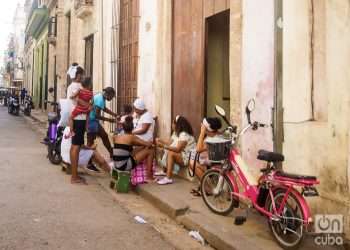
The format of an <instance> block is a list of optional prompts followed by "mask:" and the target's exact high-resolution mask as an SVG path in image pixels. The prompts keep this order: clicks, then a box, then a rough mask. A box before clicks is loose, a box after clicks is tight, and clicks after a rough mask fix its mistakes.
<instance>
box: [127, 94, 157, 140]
mask: <svg viewBox="0 0 350 250" xmlns="http://www.w3.org/2000/svg"><path fill="white" fill-rule="evenodd" d="M134 111H135V113H136V118H135V119H134V127H135V129H134V131H133V132H132V133H133V134H134V135H137V136H138V137H139V138H141V139H142V140H144V141H148V142H153V139H154V138H153V131H154V120H153V116H152V114H151V113H150V112H149V111H148V110H147V109H146V105H145V103H144V102H143V100H141V99H140V98H139V99H136V100H135V102H134Z"/></svg>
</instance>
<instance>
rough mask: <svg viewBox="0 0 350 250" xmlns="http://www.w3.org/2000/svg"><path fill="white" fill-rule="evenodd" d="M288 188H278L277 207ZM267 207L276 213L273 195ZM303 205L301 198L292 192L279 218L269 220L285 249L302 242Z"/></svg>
mask: <svg viewBox="0 0 350 250" xmlns="http://www.w3.org/2000/svg"><path fill="white" fill-rule="evenodd" d="M285 193H286V190H283V189H282V190H278V191H276V192H275V193H274V201H275V204H276V209H278V208H279V207H280V204H281V203H282V200H283V198H284V196H285ZM266 209H267V210H268V211H269V212H271V213H272V214H274V211H273V205H272V200H271V196H268V199H267V201H266ZM303 219H304V215H303V212H302V206H301V204H300V202H299V200H298V199H297V198H296V197H295V196H294V195H293V194H292V193H290V194H289V195H288V198H287V201H286V204H285V207H284V209H283V211H282V214H281V218H279V220H269V227H270V230H271V232H272V234H273V236H274V238H275V239H276V240H277V243H278V244H279V245H280V246H281V247H282V248H284V249H297V248H298V247H299V245H300V244H301V242H302V240H303V238H304V234H303V229H304V227H303Z"/></svg>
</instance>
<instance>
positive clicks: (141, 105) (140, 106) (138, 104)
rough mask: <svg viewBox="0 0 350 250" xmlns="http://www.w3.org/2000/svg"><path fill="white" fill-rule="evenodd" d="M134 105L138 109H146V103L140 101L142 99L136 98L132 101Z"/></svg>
mask: <svg viewBox="0 0 350 250" xmlns="http://www.w3.org/2000/svg"><path fill="white" fill-rule="evenodd" d="M134 107H135V108H136V109H139V110H145V109H146V105H145V103H144V101H142V99H140V98H138V99H136V100H135V101H134Z"/></svg>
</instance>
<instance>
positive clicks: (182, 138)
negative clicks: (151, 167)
mask: <svg viewBox="0 0 350 250" xmlns="http://www.w3.org/2000/svg"><path fill="white" fill-rule="evenodd" d="M172 128H173V131H174V133H173V135H172V137H171V141H170V142H165V141H163V140H161V139H159V138H157V139H156V141H157V145H158V146H159V147H161V148H164V149H165V150H166V152H165V154H166V155H165V159H166V168H167V174H166V177H164V178H163V179H160V180H159V181H158V182H157V183H158V184H159V185H166V184H171V183H173V179H172V175H173V169H174V165H175V164H178V165H180V166H181V167H185V166H187V164H188V161H189V156H190V153H191V151H192V150H193V149H194V148H195V146H196V142H195V139H194V137H193V130H192V127H191V124H190V123H189V122H188V121H187V119H186V118H185V117H183V116H176V118H175V120H174V121H173V124H172Z"/></svg>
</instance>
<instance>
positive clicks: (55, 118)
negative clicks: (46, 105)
mask: <svg viewBox="0 0 350 250" xmlns="http://www.w3.org/2000/svg"><path fill="white" fill-rule="evenodd" d="M47 116H48V120H49V122H57V121H58V116H57V114H56V113H55V112H49V113H48V115H47Z"/></svg>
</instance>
